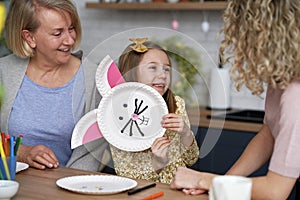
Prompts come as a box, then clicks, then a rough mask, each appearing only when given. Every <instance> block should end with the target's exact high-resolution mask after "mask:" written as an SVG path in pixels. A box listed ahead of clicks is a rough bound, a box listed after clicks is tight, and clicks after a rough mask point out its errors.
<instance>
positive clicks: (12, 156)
mask: <svg viewBox="0 0 300 200" xmlns="http://www.w3.org/2000/svg"><path fill="white" fill-rule="evenodd" d="M14 143H15V137H14V136H10V152H9V156H10V159H9V163H10V165H9V172H10V178H11V180H14V179H15V176H14V175H15V172H16V169H15V168H16V167H15V165H16V160H15V154H14V145H15V144H14Z"/></svg>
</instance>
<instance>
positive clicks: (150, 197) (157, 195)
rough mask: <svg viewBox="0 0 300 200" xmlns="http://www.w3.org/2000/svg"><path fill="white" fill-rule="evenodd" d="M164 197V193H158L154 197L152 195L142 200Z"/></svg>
mask: <svg viewBox="0 0 300 200" xmlns="http://www.w3.org/2000/svg"><path fill="white" fill-rule="evenodd" d="M163 195H164V192H158V193H155V194H152V195H150V196H148V197H145V198H142V200H151V199H155V198H158V197H161V196H163Z"/></svg>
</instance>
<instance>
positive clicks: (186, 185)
mask: <svg viewBox="0 0 300 200" xmlns="http://www.w3.org/2000/svg"><path fill="white" fill-rule="evenodd" d="M215 176H217V175H215V174H210V173H203V172H198V171H195V170H192V169H188V168H184V167H179V168H178V169H177V171H176V173H175V176H174V178H173V180H172V182H171V184H170V186H171V188H172V189H181V190H182V191H183V192H184V193H185V194H190V195H199V194H203V193H205V192H207V191H208V190H209V188H210V185H211V183H212V179H213V178H214V177H215Z"/></svg>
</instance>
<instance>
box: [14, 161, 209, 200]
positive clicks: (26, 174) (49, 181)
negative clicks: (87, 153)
mask: <svg viewBox="0 0 300 200" xmlns="http://www.w3.org/2000/svg"><path fill="white" fill-rule="evenodd" d="M88 174H101V173H98V172H90V171H83V170H77V169H71V168H65V167H59V168H57V169H46V170H37V169H33V168H29V169H27V170H24V171H21V172H19V173H18V174H17V175H16V181H18V182H19V183H20V188H19V191H18V193H17V194H16V196H14V198H12V199H13V200H17V199H21V200H26V199H28V200H29V199H30V200H32V199H55V200H56V199H72V200H77V199H78V200H79V199H80V200H82V199H122V200H124V199H141V198H144V197H147V196H149V195H152V194H154V193H157V192H160V191H163V192H164V196H162V197H159V198H157V200H160V199H180V200H185V199H191V200H193V199H195V200H196V199H197V200H208V195H206V194H205V195H199V196H190V195H185V194H183V193H182V192H181V191H177V190H172V189H170V186H169V185H167V184H162V183H157V185H156V187H154V188H151V189H147V190H144V191H142V192H139V193H136V194H134V195H130V196H129V195H128V194H127V191H126V192H122V193H118V194H112V195H87V194H78V193H74V192H70V191H67V190H64V189H61V188H59V187H58V186H56V180H58V179H59V178H62V177H67V176H74V175H88ZM137 182H138V185H137V187H141V186H144V185H147V184H150V183H151V182H150V181H145V180H137Z"/></svg>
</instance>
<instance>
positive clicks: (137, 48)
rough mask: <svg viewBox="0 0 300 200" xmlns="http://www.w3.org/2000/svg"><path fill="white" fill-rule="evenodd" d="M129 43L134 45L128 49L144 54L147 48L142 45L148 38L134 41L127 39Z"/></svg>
mask: <svg viewBox="0 0 300 200" xmlns="http://www.w3.org/2000/svg"><path fill="white" fill-rule="evenodd" d="M129 40H130V41H131V42H133V43H134V45H131V46H130V48H132V49H133V50H134V51H136V52H140V53H143V52H146V51H148V48H147V47H146V46H145V45H144V44H143V43H144V42H146V41H147V40H148V38H136V39H132V38H130V39H129Z"/></svg>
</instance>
